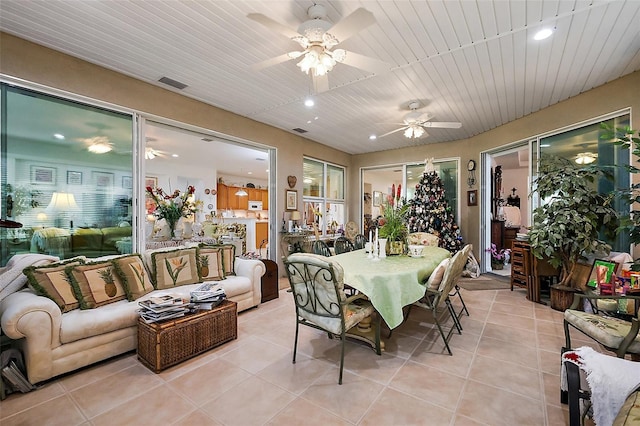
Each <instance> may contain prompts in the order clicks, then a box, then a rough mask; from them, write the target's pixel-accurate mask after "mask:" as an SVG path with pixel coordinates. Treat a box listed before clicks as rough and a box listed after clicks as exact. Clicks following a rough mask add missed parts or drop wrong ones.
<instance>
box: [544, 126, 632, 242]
mask: <svg viewBox="0 0 640 426" xmlns="http://www.w3.org/2000/svg"><path fill="white" fill-rule="evenodd" d="M602 122H605V123H608V124H610V125H613V126H614V127H616V128H621V127H625V126H629V125H630V123H631V121H630V116H629V114H625V115H622V116H619V117H614V118H610V119H607V120H602V121H597V122H593V123H592V124H588V125H586V126H582V127H579V128H575V129H572V130H569V131H566V132H562V133H557V134H553V135H550V136H545V137H540V138H539V143H538V146H539V147H540V148H539V149H540V154H541V155H544V154H551V155H557V156H559V157H564V158H567V159H570V160H573V161H574V162H575V163H576V164H578V165H581V166H587V165H594V164H595V165H598V166H601V167H608V168H609V170H611V172H612V173H613V180H609V179H607V178H604V177H603V178H601V179H600V180H599V181H598V182H596V183H594V187H593V189H594V190H597V191H598V192H600V193H602V194H606V193H609V192H611V191H613V190H615V189H616V188H629V186H630V179H629V172H627V171H626V169H625V168H624V166H625V165H628V164H629V151H628V150H623V149H621V148H620V147H619V146H617V145H614V144H613V143H612V142H611V141H608V140H603V139H602V135H603V133H604V131H603V130H602V129H601V128H600V123H602ZM615 166H621V167H615ZM539 202H542V201H539ZM615 208H616V210H617V211H618V212H620V213H621V214H622V215H626V214H628V213H629V205H628V204H626V203H625V202H624V201H621V200H618V201H617V202H616V205H615ZM600 238H601V239H602V240H603V241H605V242H607V243H608V244H610V245H611V247H612V248H613V250H614V251H622V252H628V251H629V245H630V243H629V235H624V234H618V236H617V237H616V239H615V240H613V241H611V240H607V238H606V237H605V236H604V235H601V236H600Z"/></svg>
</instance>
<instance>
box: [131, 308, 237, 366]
mask: <svg viewBox="0 0 640 426" xmlns="http://www.w3.org/2000/svg"><path fill="white" fill-rule="evenodd" d="M237 337H238V310H237V306H236V303H235V302H232V301H230V300H225V301H224V302H222V303H221V304H220V305H218V306H217V307H215V308H213V309H211V310H208V311H198V312H197V313H194V314H187V315H185V316H184V317H180V318H176V319H171V320H167V321H163V322H158V323H152V324H147V323H146V322H145V321H144V320H143V319H142V318H140V319H138V359H139V360H140V362H141V363H142V364H144V365H145V366H146V367H147V368H149V369H150V370H152V371H154V372H156V373H158V372H160V371H162V370H164V369H165V368H168V367H171V366H172V365H176V364H178V363H180V362H182V361H185V360H187V359H189V358H192V357H194V356H196V355H198V354H200V353H202V352H205V351H208V350H209V349H211V348H214V347H216V346H219V345H221V344H223V343H225V342H228V341H230V340H233V339H236V338H237Z"/></svg>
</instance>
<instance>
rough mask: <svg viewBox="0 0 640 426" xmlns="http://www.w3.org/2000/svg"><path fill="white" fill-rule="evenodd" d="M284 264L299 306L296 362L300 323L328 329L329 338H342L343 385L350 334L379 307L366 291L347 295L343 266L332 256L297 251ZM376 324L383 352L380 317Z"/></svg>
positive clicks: (377, 340)
mask: <svg viewBox="0 0 640 426" xmlns="http://www.w3.org/2000/svg"><path fill="white" fill-rule="evenodd" d="M284 263H285V268H286V270H287V276H288V277H289V284H290V285H291V291H292V292H293V299H294V301H295V307H296V337H295V341H294V344H293V363H294V364H295V362H296V351H297V347H298V331H299V326H300V324H302V325H306V326H308V327H311V328H315V329H318V330H323V331H326V332H327V333H328V335H329V337H332V336H337V337H340V340H341V352H340V376H339V379H338V384H342V370H343V367H344V342H345V338H346V333H347V331H348V330H350V329H351V328H353V327H355V326H356V325H357V324H358V323H359V322H360V321H361V320H363V319H365V318H366V317H368V316H370V315H373V314H374V312H375V309H374V308H373V305H371V302H370V301H368V300H366V297H365V296H364V295H363V294H356V295H353V296H350V297H348V298H347V297H346V295H345V293H344V282H343V277H344V272H343V270H342V267H341V266H340V265H339V264H337V263H332V262H331V261H330V260H329V259H328V258H326V257H324V256H320V255H316V254H310V253H294V254H292V255H290V256H289V257H288V258H287V260H285V262H284ZM373 325H374V326H375V340H376V342H375V343H376V347H375V350H376V353H377V354H378V355H380V353H381V352H380V317H379V316H377V321H376V322H375V323H373Z"/></svg>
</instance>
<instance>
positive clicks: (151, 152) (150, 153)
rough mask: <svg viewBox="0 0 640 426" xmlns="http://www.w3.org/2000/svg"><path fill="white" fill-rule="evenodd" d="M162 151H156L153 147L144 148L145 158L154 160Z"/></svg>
mask: <svg viewBox="0 0 640 426" xmlns="http://www.w3.org/2000/svg"><path fill="white" fill-rule="evenodd" d="M159 154H160V153H159V152H158V151H156V150H155V149H153V148H148V147H147V148H145V149H144V158H145V160H153V159H154V158H156V157H157V156H158V155H159Z"/></svg>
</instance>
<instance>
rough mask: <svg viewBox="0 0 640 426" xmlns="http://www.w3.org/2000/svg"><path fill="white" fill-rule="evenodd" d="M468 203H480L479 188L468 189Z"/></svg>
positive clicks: (470, 204) (472, 204)
mask: <svg viewBox="0 0 640 426" xmlns="http://www.w3.org/2000/svg"><path fill="white" fill-rule="evenodd" d="M467 205H468V206H477V205H478V190H477V189H474V190H472V191H467Z"/></svg>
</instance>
